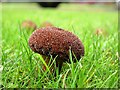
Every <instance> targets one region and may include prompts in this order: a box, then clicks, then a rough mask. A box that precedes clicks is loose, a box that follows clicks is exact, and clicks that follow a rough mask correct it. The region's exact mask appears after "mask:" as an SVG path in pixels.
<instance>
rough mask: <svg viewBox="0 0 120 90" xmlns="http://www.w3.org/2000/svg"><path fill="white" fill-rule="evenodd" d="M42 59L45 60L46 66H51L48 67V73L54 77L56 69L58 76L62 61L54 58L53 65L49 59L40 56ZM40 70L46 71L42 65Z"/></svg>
mask: <svg viewBox="0 0 120 90" xmlns="http://www.w3.org/2000/svg"><path fill="white" fill-rule="evenodd" d="M42 57H43V59H44V60H45V62H46V64H47V65H49V66H51V64H52V66H51V67H50V72H51V73H54V76H56V68H58V74H60V71H61V69H62V64H63V61H62V60H59V59H58V58H56V60H55V63H53V62H52V61H51V60H50V58H49V57H47V56H44V55H42ZM42 69H43V70H44V71H46V66H45V65H43V67H42Z"/></svg>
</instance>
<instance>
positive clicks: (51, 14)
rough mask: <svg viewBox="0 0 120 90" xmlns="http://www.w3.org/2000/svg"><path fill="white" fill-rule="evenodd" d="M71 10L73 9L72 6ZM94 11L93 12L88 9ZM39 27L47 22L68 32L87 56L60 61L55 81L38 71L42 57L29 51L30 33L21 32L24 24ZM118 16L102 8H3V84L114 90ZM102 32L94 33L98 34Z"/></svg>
mask: <svg viewBox="0 0 120 90" xmlns="http://www.w3.org/2000/svg"><path fill="white" fill-rule="evenodd" d="M72 7H73V8H72ZM92 7H94V8H92ZM28 19H29V20H32V21H33V22H35V23H36V24H37V26H38V27H40V25H41V24H42V23H43V22H44V21H49V22H51V23H52V24H53V25H54V26H56V27H60V28H63V29H65V30H69V31H71V32H73V33H74V34H75V35H77V36H78V37H79V38H80V39H81V41H82V42H83V44H84V47H85V56H84V57H83V58H82V59H81V60H80V61H78V62H76V63H72V64H70V63H64V65H63V67H62V71H61V74H60V75H57V76H56V77H54V76H53V75H52V74H50V73H49V72H48V71H46V72H43V70H42V64H43V63H42V58H41V56H40V55H39V54H36V53H34V52H32V51H31V49H30V48H29V46H28V39H29V36H30V34H31V33H32V31H29V30H26V29H21V28H20V24H21V22H22V21H24V20H28ZM117 20H118V15H117V11H116V10H114V9H111V10H110V9H104V8H103V6H102V8H100V6H96V5H95V6H94V5H92V6H89V5H81V6H79V5H75V4H61V5H60V6H59V7H58V9H43V8H40V7H38V6H36V4H35V3H31V4H28V3H24V4H22V3H19V4H18V3H17V4H16V3H11V4H7V3H3V4H2V29H1V32H0V33H2V40H1V43H2V46H0V47H1V48H2V56H1V57H0V59H1V60H2V65H3V67H4V68H3V71H2V84H3V86H4V87H6V88H76V87H77V88H117V87H118V32H117V27H118V21H117ZM98 29H99V30H103V34H100V35H96V34H95V31H96V30H98Z"/></svg>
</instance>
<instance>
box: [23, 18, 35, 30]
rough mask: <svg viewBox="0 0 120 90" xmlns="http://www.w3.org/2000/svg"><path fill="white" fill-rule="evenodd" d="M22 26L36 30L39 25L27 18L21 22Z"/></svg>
mask: <svg viewBox="0 0 120 90" xmlns="http://www.w3.org/2000/svg"><path fill="white" fill-rule="evenodd" d="M21 27H22V28H25V29H32V30H35V29H36V28H37V25H36V24H35V23H34V22H33V21H31V20H25V21H23V22H22V24H21Z"/></svg>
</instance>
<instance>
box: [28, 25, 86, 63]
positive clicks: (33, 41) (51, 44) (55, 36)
mask: <svg viewBox="0 0 120 90" xmlns="http://www.w3.org/2000/svg"><path fill="white" fill-rule="evenodd" d="M29 45H30V48H31V49H32V50H33V51H34V52H36V53H39V54H41V55H46V56H50V55H52V56H53V57H55V56H56V55H58V57H59V58H61V59H63V61H64V60H65V61H67V60H68V59H69V49H71V51H72V52H73V53H74V54H75V56H76V58H77V59H78V60H79V59H80V58H81V56H83V55H84V46H83V44H82V42H81V41H80V39H79V38H78V37H77V36H75V35H74V34H72V33H71V32H68V31H65V30H63V29H60V28H56V27H46V28H41V29H37V30H35V31H34V32H33V34H32V35H31V37H30V39H29Z"/></svg>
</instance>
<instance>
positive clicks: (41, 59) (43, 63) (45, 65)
mask: <svg viewBox="0 0 120 90" xmlns="http://www.w3.org/2000/svg"><path fill="white" fill-rule="evenodd" d="M39 57H40V60H41V61H42V63H43V64H44V65H45V67H46V69H47V70H46V71H49V72H50V69H49V67H48V65H47V64H46V62H45V61H44V59H43V58H42V56H41V55H40V56H39Z"/></svg>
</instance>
